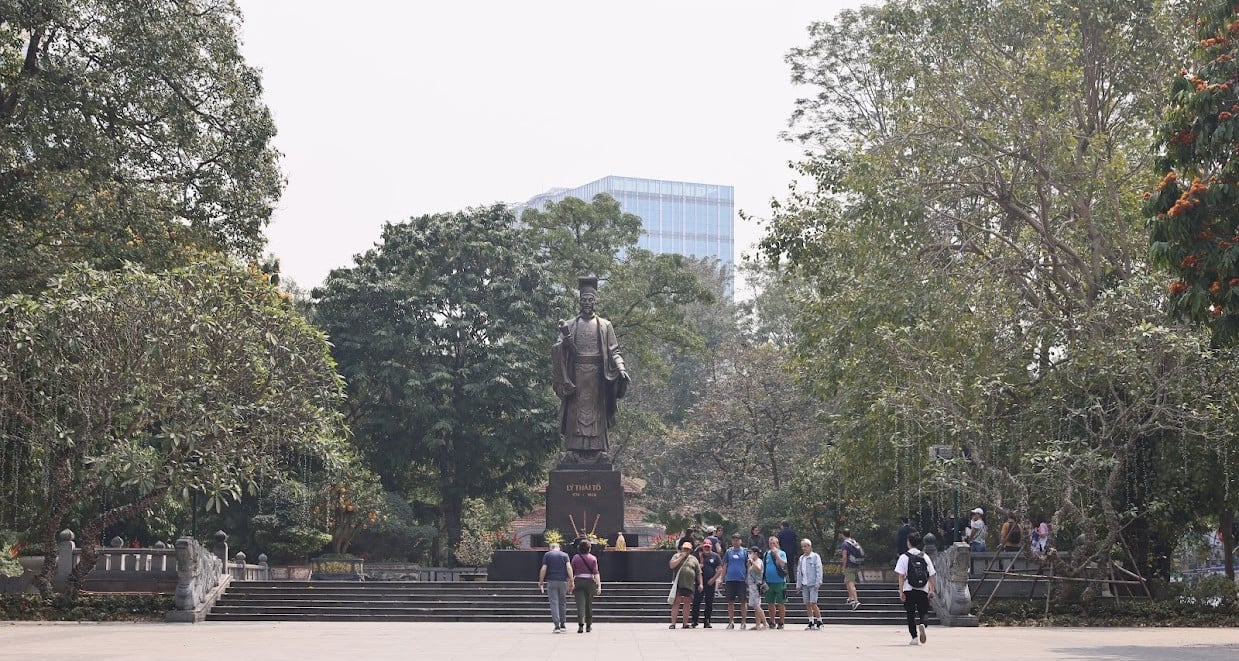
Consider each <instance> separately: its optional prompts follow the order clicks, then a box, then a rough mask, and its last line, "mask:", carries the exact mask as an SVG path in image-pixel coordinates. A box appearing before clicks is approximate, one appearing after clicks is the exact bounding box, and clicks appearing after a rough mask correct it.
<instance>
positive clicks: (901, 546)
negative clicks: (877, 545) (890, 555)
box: [895, 516, 916, 557]
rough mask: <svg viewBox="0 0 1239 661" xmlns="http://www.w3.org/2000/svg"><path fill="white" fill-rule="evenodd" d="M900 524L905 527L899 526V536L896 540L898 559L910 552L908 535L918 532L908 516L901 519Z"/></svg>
mask: <svg viewBox="0 0 1239 661" xmlns="http://www.w3.org/2000/svg"><path fill="white" fill-rule="evenodd" d="M899 522H900V523H901V524H903V525H901V526H899V536H898V537H896V539H895V554H896V557H898V556H900V555H903V554H904V553H907V552H908V535H911V534H912V533H913V532H914V531H915V530H916V529H915V528H913V527H912V524H911V523H910V522H909V521H908V517H906V516H901V517H899Z"/></svg>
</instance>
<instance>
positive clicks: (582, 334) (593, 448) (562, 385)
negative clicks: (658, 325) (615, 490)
mask: <svg viewBox="0 0 1239 661" xmlns="http://www.w3.org/2000/svg"><path fill="white" fill-rule="evenodd" d="M578 289H579V290H580V305H581V313H580V314H579V315H577V317H576V318H575V319H568V320H566V321H561V322H559V338H558V339H557V340H556V342H555V346H553V347H551V365H552V368H553V369H554V375H553V384H554V388H555V394H556V395H558V396H559V402H560V406H559V431H560V433H561V434H563V436H564V450H565V452H564V457H563V459H562V461H561V463H563V464H606V463H609V462H610V456H609V455H608V454H607V453H608V451H609V450H610V445H609V443H608V442H607V429H608V428H610V427H612V426H613V425H614V424H615V413H616V411H617V410H618V408H619V400H620V399H623V397H624V394H625V393H626V392H627V390H628V383H629V378H628V370H626V369H625V368H624V358H623V356H621V355H620V348H619V342H618V341H617V340H616V338H615V328H613V327H612V326H611V322H610V321H607V320H606V319H603V318H602V317H599V316H597V315H596V314H594V306H595V305H596V304H597V302H598V278H595V277H581V278H578Z"/></svg>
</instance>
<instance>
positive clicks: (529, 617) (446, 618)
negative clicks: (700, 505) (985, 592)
mask: <svg viewBox="0 0 1239 661" xmlns="http://www.w3.org/2000/svg"><path fill="white" fill-rule="evenodd" d="M667 618H668V614H667V613H659V614H657V615H633V614H630V613H604V612H602V611H597V610H596V611H595V612H594V622H595V623H599V624H602V623H605V622H615V623H636V624H641V623H645V624H650V625H651V626H652V627H654V628H664V627H665V626H666V623H667ZM207 619H208V620H210V621H216V622H224V621H231V622H276V621H343V622H516V623H534V624H541V623H547V622H549V621H550V615H549V614H548V613H522V614H515V615H497V614H493V613H492V614H456V613H372V612H357V611H340V612H330V611H322V612H307V611H298V612H295V613H278V612H275V613H246V612H242V613H234V612H222V613H217V612H215V611H212V612H211V614H210V615H208V616H207ZM566 619H567V621H568V622H569V623H570V624H571V623H573V622H575V620H576V614H575V613H569V614H568V616H567V618H566ZM787 621H788V624H787V627H788V628H789V629H793V630H795V629H804V626H805V618H804V616H803V615H801V616H799V617H797V616H793V615H792V614H791V613H788V616H787ZM824 621H825V623H826V625H827V626H828V627H829V626H839V625H853V626H865V625H889V626H903V625H904V623H905V622H906V620H905V619H904V616H903V614H902V613H900V614H899V615H893V614H891V615H887V614H879V615H872V616H868V617H833V616H831V615H824ZM713 622H714V628H715V629H722V628H723V627H724V626H725V625H726V623H727V616H726V613H723V614H721V616H720V614H718V613H715V615H714V618H713ZM748 622H749V625H750V626H752V622H753V616H752V614H751V613H750V614H749V618H748ZM930 624H931V625H937V621H936V620H934V619H932V618H931V620H930Z"/></svg>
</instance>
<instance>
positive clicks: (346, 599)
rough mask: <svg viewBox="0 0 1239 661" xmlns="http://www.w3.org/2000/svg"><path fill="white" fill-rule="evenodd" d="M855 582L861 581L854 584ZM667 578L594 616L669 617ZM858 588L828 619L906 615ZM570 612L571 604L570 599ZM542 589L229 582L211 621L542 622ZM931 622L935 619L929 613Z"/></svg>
mask: <svg viewBox="0 0 1239 661" xmlns="http://www.w3.org/2000/svg"><path fill="white" fill-rule="evenodd" d="M858 587H859V586H858ZM667 588H668V586H667V584H665V583H612V584H608V585H606V586H605V589H604V592H603V595H602V596H601V597H600V598H599V599H598V601H597V602H595V606H594V609H595V615H596V616H597V619H598V620H599V621H611V622H648V623H651V624H656V623H662V622H665V621H666V620H667V617H668V606H667V603H666V597H667ZM858 595H859V596H860V598H861V601H862V602H863V603H864V604H865V605H864V606H862V607H861V608H859V609H857V610H851V609H850V608H849V607H847V606H846V605H845V604H844V600H845V598H846V591H844V590H843V589H842V586H841V585H839V586H832V587H831V588H828V589H825V590H823V591H822V599H821V601H820V602H819V603H820V606H821V609H822V612H823V616H824V619H825V620H826V622H827V623H828V624H830V623H835V624H894V625H898V624H901V623H903V622H904V613H903V607H902V605H901V604H900V603H899V599H898V596H897V595H896V594H895V586H894V585H893V584H868V585H867V586H865V588H864V589H861V590H859V592H858ZM788 602H789V603H788V609H787V610H788V619H789V621H796V622H800V623H801V626H802V627H803V621H804V617H805V615H804V614H805V609H804V604H803V603H801V602H800V599H799V591H798V590H796V589H794V588H793V589H792V590H791V592H790V594H789V599H788ZM714 608H715V610H714V613H715V617H714V619H715V621H719V620H720V615H719V613H720V612H721V613H723V615H722V616H721V617H722V618H725V617H726V615H725V613H726V608H727V606H726V602H725V600H723V599H722V598H717V599H716V600H715V607H714ZM568 610H569V619H572V618H574V617H575V612H576V611H575V604H574V602H573V600H572V599H569V600H568ZM548 618H549V614H548V606H547V600H546V596H545V595H544V594H542V593H540V592H539V591H538V589H537V587H536V584H534V583H530V582H489V583H487V582H482V583H460V582H454V583H401V582H364V583H363V582H356V583H353V582H347V583H345V582H279V581H266V582H257V581H253V582H245V581H235V582H233V583H232V584H231V585H230V586H229V588H228V590H227V591H226V592H225V594H224V595H223V596H222V597H221V599H220V600H219V601H218V602H216V604H215V606H214V608H213V609H212V611H211V614H210V615H209V616H208V619H211V620H233V621H240V620H251V621H273V620H306V621H320V620H321V621H329V620H334V621H352V622H356V621H422V622H473V621H477V622H487V621H505V622H545V621H546V620H547V619H548ZM931 622H933V623H936V618H933V619H931Z"/></svg>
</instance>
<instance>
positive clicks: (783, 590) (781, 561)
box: [763, 537, 788, 629]
mask: <svg viewBox="0 0 1239 661" xmlns="http://www.w3.org/2000/svg"><path fill="white" fill-rule="evenodd" d="M769 544H770V550H768V551H766V555H765V557H764V559H763V564H765V572H766V585H767V586H768V589H767V590H766V603H767V604H770V617H769V618H768V619H769V622H770V626H772V627H773V626H775V622H778V627H776V628H778V629H782V628H783V625H784V624H787V574H788V567H787V553H784V552H783V550H782V549H780V548H779V538H778V537H771V538H770V540H769ZM780 571H782V574H780ZM776 614H777V617H776Z"/></svg>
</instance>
